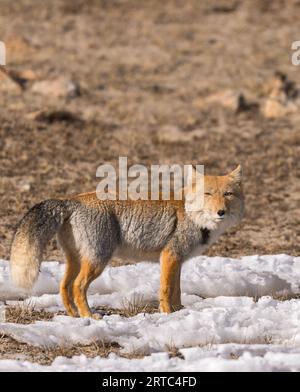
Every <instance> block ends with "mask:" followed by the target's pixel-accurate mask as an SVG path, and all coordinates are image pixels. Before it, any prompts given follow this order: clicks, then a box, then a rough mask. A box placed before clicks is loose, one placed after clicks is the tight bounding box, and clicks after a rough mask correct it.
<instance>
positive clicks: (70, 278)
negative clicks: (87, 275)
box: [60, 254, 80, 317]
mask: <svg viewBox="0 0 300 392" xmlns="http://www.w3.org/2000/svg"><path fill="white" fill-rule="evenodd" d="M79 271H80V264H79V257H78V256H77V255H74V254H73V255H70V254H69V255H67V257H66V271H65V275H64V277H63V279H62V281H61V284H60V295H61V297H62V301H63V304H64V306H65V308H66V311H67V314H68V315H69V316H72V317H76V316H78V312H77V308H76V306H75V304H74V299H73V283H74V281H75V278H76V276H77V275H78V273H79Z"/></svg>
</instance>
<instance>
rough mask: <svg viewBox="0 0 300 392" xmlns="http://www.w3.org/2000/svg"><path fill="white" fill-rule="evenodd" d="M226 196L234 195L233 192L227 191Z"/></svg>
mask: <svg viewBox="0 0 300 392" xmlns="http://www.w3.org/2000/svg"><path fill="white" fill-rule="evenodd" d="M224 196H233V193H232V192H225V193H224Z"/></svg>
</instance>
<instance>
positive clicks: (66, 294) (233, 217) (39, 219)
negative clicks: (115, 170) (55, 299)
mask: <svg viewBox="0 0 300 392" xmlns="http://www.w3.org/2000/svg"><path fill="white" fill-rule="evenodd" d="M203 183H204V198H203V203H202V205H201V206H199V208H198V209H197V211H194V210H193V209H190V208H187V207H188V204H189V203H194V202H195V201H194V200H195V199H194V198H191V197H185V198H183V200H146V201H145V200H136V201H133V200H126V201H123V200H122V201H121V200H99V199H98V198H97V195H96V192H92V193H84V194H79V195H76V196H72V197H69V198H63V199H52V200H46V201H43V202H41V203H39V204H36V205H35V206H34V207H32V208H31V209H30V210H29V211H28V212H27V214H26V215H25V216H24V218H23V219H22V220H21V221H20V223H19V225H18V227H17V230H16V233H15V236H14V239H13V243H12V248H11V260H10V267H11V275H12V279H13V281H14V282H15V284H16V285H17V286H19V287H22V288H24V289H30V288H31V287H32V286H33V284H34V283H35V281H36V280H37V277H38V274H39V268H40V263H41V259H42V255H43V251H44V249H45V247H46V245H47V243H48V241H49V240H50V239H51V238H52V237H53V236H54V234H55V233H57V234H58V240H59V243H60V245H61V246H62V248H63V250H64V252H65V254H66V271H65V275H64V278H63V279H62V282H61V285H60V293H61V296H62V300H63V303H64V305H65V308H66V310H67V313H68V315H70V316H78V315H79V316H81V317H94V318H98V317H99V316H98V315H92V313H91V310H90V308H89V305H88V302H87V289H88V287H89V285H90V284H91V282H92V281H93V280H94V279H96V278H97V277H98V276H99V275H100V274H101V273H102V271H103V270H104V268H105V266H106V265H107V263H108V261H109V260H110V259H111V258H112V256H119V257H122V255H123V256H124V255H127V256H128V255H130V257H131V258H132V260H133V261H134V260H135V259H136V260H137V259H138V258H143V259H144V260H152V259H156V260H159V259H160V263H161V277H160V293H159V302H160V311H161V312H166V313H170V312H173V311H176V310H178V309H180V308H181V307H182V306H181V299H180V271H181V265H182V263H183V261H185V260H186V259H187V258H188V257H191V256H193V255H197V254H201V253H203V251H205V250H206V249H207V247H208V246H209V245H211V244H212V243H213V242H215V241H216V240H217V239H218V237H219V236H220V235H221V234H222V233H223V232H224V231H225V230H227V229H228V228H230V227H231V226H232V225H234V224H236V223H238V222H239V221H240V220H241V218H242V216H243V212H244V197H243V191H242V171H241V167H240V166H238V167H237V168H236V169H235V170H234V171H232V172H231V173H229V174H227V175H225V176H204V182H203ZM191 210H192V211H191Z"/></svg>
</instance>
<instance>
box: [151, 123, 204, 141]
mask: <svg viewBox="0 0 300 392" xmlns="http://www.w3.org/2000/svg"><path fill="white" fill-rule="evenodd" d="M204 134H205V131H204V130H202V129H195V130H193V131H190V132H183V131H181V130H180V129H179V128H178V127H176V126H174V125H166V126H164V127H162V128H161V129H160V130H159V131H158V132H157V138H158V141H159V142H160V143H181V142H189V141H192V140H193V139H194V138H200V137H202V136H204Z"/></svg>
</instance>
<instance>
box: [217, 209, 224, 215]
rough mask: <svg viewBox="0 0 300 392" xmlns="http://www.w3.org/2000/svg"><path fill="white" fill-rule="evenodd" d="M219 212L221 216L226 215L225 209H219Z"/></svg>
mask: <svg viewBox="0 0 300 392" xmlns="http://www.w3.org/2000/svg"><path fill="white" fill-rule="evenodd" d="M217 214H218V215H219V216H224V215H225V210H219V211H218V212H217Z"/></svg>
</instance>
